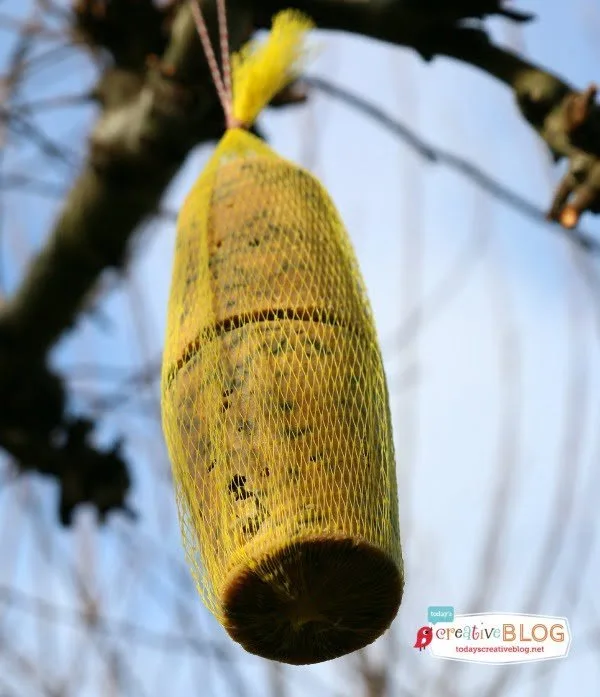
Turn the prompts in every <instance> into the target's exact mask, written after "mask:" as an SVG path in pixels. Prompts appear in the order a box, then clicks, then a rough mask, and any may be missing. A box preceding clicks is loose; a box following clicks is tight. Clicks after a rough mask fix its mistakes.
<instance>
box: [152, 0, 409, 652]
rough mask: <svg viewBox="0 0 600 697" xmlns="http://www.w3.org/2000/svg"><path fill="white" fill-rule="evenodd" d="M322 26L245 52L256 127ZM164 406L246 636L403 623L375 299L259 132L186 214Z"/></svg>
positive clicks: (313, 638) (317, 187) (179, 483)
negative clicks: (307, 37) (307, 36)
mask: <svg viewBox="0 0 600 697" xmlns="http://www.w3.org/2000/svg"><path fill="white" fill-rule="evenodd" d="M309 26H310V25H309V23H308V21H307V20H306V19H304V18H303V17H302V16H300V15H298V14H296V13H293V12H286V13H283V14H282V15H279V16H278V17H277V18H276V21H275V23H274V26H273V30H272V33H271V35H270V38H269V39H268V41H267V43H266V44H265V45H263V46H262V47H261V48H256V47H255V46H252V47H251V48H250V49H247V50H246V51H245V53H244V54H243V55H242V57H241V59H240V58H237V59H236V61H235V62H234V71H233V89H234V102H233V107H234V108H233V113H234V116H235V117H236V118H237V119H238V120H239V121H240V122H242V123H246V124H249V123H251V122H252V121H253V120H254V118H255V117H256V115H257V113H258V112H259V110H260V109H261V108H262V107H263V106H264V105H265V104H266V103H267V102H268V101H269V100H270V99H271V98H272V96H273V95H274V94H275V92H277V91H278V90H279V89H281V88H282V87H283V85H284V84H285V83H286V82H288V81H290V80H291V79H293V78H294V77H295V76H296V74H297V71H298V69H299V61H300V59H301V58H302V55H303V37H304V33H305V31H306V30H307V29H308V28H309ZM162 415H163V427H164V432H165V436H166V441H167V445H168V450H169V454H170V458H171V461H172V465H173V473H174V480H175V488H176V496H177V502H178V507H179V516H180V523H181V529H182V534H183V541H184V546H185V550H186V553H187V558H188V561H189V564H190V566H191V569H192V573H193V575H194V578H195V580H196V583H197V586H198V589H199V592H200V594H201V596H202V598H203V600H204V602H205V603H206V605H207V606H208V608H209V609H210V610H211V611H212V612H213V613H214V614H215V616H216V617H217V618H218V620H219V621H220V622H221V623H222V624H223V626H224V627H225V628H226V630H227V631H228V633H229V634H230V635H231V637H233V639H235V640H236V641H238V642H239V643H240V644H242V645H243V646H244V647H245V648H246V649H247V650H248V651H250V652H252V653H255V654H258V655H260V656H263V657H266V658H271V659H276V660H280V661H284V662H288V663H295V664H302V663H315V662H318V661H323V660H327V659H331V658H335V657H337V656H341V655H343V654H346V653H349V652H351V651H354V650H356V649H359V648H361V647H363V646H365V645H367V644H369V643H370V642H372V641H374V640H375V639H376V638H377V637H378V636H380V635H381V634H382V632H384V631H385V629H386V628H387V627H388V626H389V625H390V623H391V621H392V620H393V618H394V617H395V615H396V612H397V610H398V607H399V604H400V600H401V596H402V589H403V570H402V555H401V548H400V539H399V531H398V512H397V498H396V477H395V464H394V451H393V443H392V431H391V423H390V412H389V406H388V394H387V388H386V381H385V376H384V371H383V365H382V359H381V354H380V351H379V348H378V344H377V337H376V332H375V327H374V322H373V318H372V314H371V310H370V306H369V302H368V299H367V296H366V292H365V288H364V285H363V281H362V278H361V275H360V272H359V269H358V266H357V262H356V258H355V256H354V252H353V250H352V247H351V244H350V241H349V238H348V234H347V232H346V230H345V229H344V226H343V224H342V222H341V221H340V217H339V214H338V213H337V211H336V209H335V207H334V205H333V203H332V201H331V199H330V198H329V196H328V194H327V192H326V191H325V190H324V188H323V187H322V186H321V184H320V183H319V182H318V181H317V179H315V177H313V176H312V175H311V174H309V173H308V172H307V171H305V170H303V169H301V168H300V167H297V166H296V165H294V164H292V163H291V162H288V161H286V160H284V159H282V158H281V157H279V156H278V155H277V154H276V153H275V152H273V150H271V149H270V148H269V147H268V146H267V145H266V144H265V143H264V142H262V141H261V140H259V139H258V138H256V137H254V136H252V135H250V134H249V133H248V132H246V131H245V130H243V129H242V128H232V129H230V130H228V131H227V133H226V135H225V136H224V137H223V139H222V140H221V142H220V143H219V145H218V147H217V149H216V152H215V153H214V155H213V157H212V159H211V161H210V163H209V164H208V166H207V167H206V169H205V170H204V172H203V173H202V175H201V176H200V178H199V179H198V181H197V182H196V184H195V186H194V187H193V189H192V191H191V192H190V194H189V196H188V198H187V200H186V201H185V204H184V206H183V208H182V210H181V212H180V216H179V221H178V225H177V241H176V249H175V262H174V270H173V279H172V287H171V296H170V301H169V309H168V326H167V337H166V345H165V351H164V365H163V376H162Z"/></svg>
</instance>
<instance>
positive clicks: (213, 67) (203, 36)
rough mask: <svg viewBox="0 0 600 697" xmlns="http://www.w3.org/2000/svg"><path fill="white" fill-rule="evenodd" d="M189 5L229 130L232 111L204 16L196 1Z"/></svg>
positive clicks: (221, 0) (193, 0)
mask: <svg viewBox="0 0 600 697" xmlns="http://www.w3.org/2000/svg"><path fill="white" fill-rule="evenodd" d="M221 4H223V11H224V0H219V5H221ZM191 5H192V15H193V17H194V22H195V23H196V29H197V30H198V34H199V35H200V41H201V42H202V48H203V49H204V53H205V55H206V60H207V62H208V67H209V69H210V74H211V76H212V79H213V82H214V85H215V88H216V90H217V95H218V97H219V101H220V102H221V106H222V107H223V111H224V112H225V116H226V118H227V122H228V123H227V127H228V128H229V121H230V114H231V110H232V105H231V101H230V100H229V96H228V94H227V90H226V88H225V85H224V84H223V80H222V79H221V73H220V72H219V66H218V64H217V59H216V57H215V52H214V51H213V48H212V45H211V43H210V36H209V35H208V28H207V26H206V22H205V21H204V15H203V14H202V10H201V9H200V5H199V4H198V0H191ZM220 25H221V21H220V13H219V30H221V26H220ZM227 57H228V58H229V54H227Z"/></svg>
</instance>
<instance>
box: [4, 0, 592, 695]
mask: <svg viewBox="0 0 600 697" xmlns="http://www.w3.org/2000/svg"><path fill="white" fill-rule="evenodd" d="M519 8H520V9H523V10H531V11H533V12H539V17H538V18H537V20H536V21H534V22H532V23H529V24H526V25H523V26H516V25H514V24H510V23H509V22H507V21H503V20H500V19H496V20H492V21H488V22H487V23H486V24H487V26H488V28H489V29H490V31H491V33H492V36H493V38H494V39H495V40H496V41H497V42H498V43H500V44H501V45H505V46H508V47H512V48H514V49H515V50H517V51H519V52H520V53H521V54H522V55H525V56H526V57H529V58H531V59H532V60H533V61H534V62H535V63H537V64H540V65H542V66H544V67H546V68H548V69H550V70H551V71H552V72H554V73H556V74H558V75H561V76H562V77H563V78H564V79H565V80H567V81H569V82H570V83H572V84H574V85H576V86H578V87H579V88H583V87H585V86H586V85H587V84H588V83H589V82H591V81H593V80H594V79H595V78H596V79H597V78H598V72H597V70H595V66H598V65H599V64H600V48H598V42H597V36H598V32H599V31H600V6H599V5H598V4H597V2H595V0H573V2H571V3H543V4H542V3H536V2H533V0H520V2H519ZM69 13H70V3H69V2H67V0H53V1H51V2H50V1H42V0H39V1H36V0H21V1H18V0H4V1H0V75H1V76H2V77H3V81H2V83H1V86H0V89H1V90H2V95H1V96H0V107H1V109H2V112H1V114H0V293H1V297H4V298H8V297H10V296H11V294H12V293H13V292H14V291H15V289H16V288H17V287H18V286H19V283H20V281H21V280H22V278H23V276H24V273H25V272H26V269H27V268H28V265H29V264H30V262H31V261H32V259H34V258H35V256H36V255H37V254H38V252H39V250H40V249H41V248H42V247H43V245H44V242H45V240H46V239H47V237H48V235H49V232H50V230H51V229H52V225H53V222H54V220H55V219H56V217H57V215H58V213H59V211H60V207H61V204H62V201H63V199H64V197H65V195H66V193H67V192H68V190H69V188H70V186H71V184H72V182H73V180H74V178H75V176H76V175H77V173H78V172H79V170H80V169H81V167H82V164H83V162H84V160H85V157H86V151H87V139H88V135H89V132H90V128H91V127H92V125H93V123H94V121H95V119H96V118H97V111H98V107H97V106H96V105H94V104H93V103H90V102H89V100H88V99H86V98H85V95H86V94H87V93H88V92H89V90H90V88H91V87H92V86H93V85H94V83H95V81H96V79H97V77H98V74H99V71H100V70H101V69H102V64H101V61H100V59H99V58H98V56H97V55H94V54H92V53H91V52H90V51H87V50H86V49H85V48H84V47H82V46H77V45H75V44H74V43H73V41H71V39H70V37H69V34H68V28H69V23H70V14H69ZM317 38H318V43H319V45H320V51H319V53H318V55H317V57H316V59H315V61H314V62H313V63H312V64H311V65H310V66H309V68H308V71H307V73H308V75H310V76H311V77H313V78H319V79H323V80H326V81H328V83H330V84H333V85H336V86H339V87H342V88H345V89H347V90H350V91H351V92H353V93H354V94H356V95H360V97H361V98H362V99H364V100H366V101H367V102H368V103H370V104H371V105H372V106H375V107H376V108H377V109H379V110H381V111H382V112H383V113H385V114H387V115H388V116H389V117H390V118H391V119H393V120H396V121H397V122H398V123H400V124H403V125H404V126H405V127H406V128H407V129H409V131H410V132H411V133H412V134H413V135H415V136H418V137H419V138H421V139H422V140H424V141H425V142H426V143H428V144H429V145H430V146H431V147H434V148H438V149H440V151H443V152H444V153H446V154H448V155H452V156H455V157H456V158H459V159H464V160H465V161H466V162H468V163H471V164H472V165H473V166H474V167H476V168H478V170H480V173H483V174H484V175H487V176H488V177H490V178H492V179H493V180H494V181H495V182H496V183H497V184H498V186H499V187H500V189H501V190H502V191H505V190H508V191H509V192H513V193H514V194H515V195H516V196H520V197H521V198H522V199H523V201H520V202H519V200H517V199H515V198H514V197H513V198H512V199H511V198H510V197H509V196H505V195H502V191H500V193H499V190H491V189H490V187H489V186H487V187H486V186H484V185H482V178H481V177H478V176H473V175H472V173H471V174H468V173H467V174H466V175H465V173H464V169H463V171H460V169H459V168H457V167H456V166H453V164H452V163H453V160H452V158H449V159H446V160H444V159H442V160H440V161H438V162H437V163H432V162H429V161H427V160H425V159H424V158H423V157H422V156H421V155H420V154H419V152H418V151H417V150H416V149H415V148H414V147H413V146H411V144H410V143H408V142H407V141H406V139H403V138H401V137H400V136H399V135H398V132H397V131H396V132H395V133H394V132H393V131H392V130H390V129H389V128H386V127H385V125H383V124H382V122H381V119H377V118H374V117H373V115H372V114H371V115H370V116H369V115H368V114H365V113H363V112H361V111H360V110H359V109H357V108H356V106H355V105H354V106H353V105H351V104H348V103H347V102H345V101H344V100H341V99H339V98H337V97H335V96H334V95H332V94H330V93H328V92H327V91H326V90H324V89H322V88H320V87H319V86H318V85H319V83H317V84H316V85H315V86H313V87H312V88H310V92H309V99H308V101H307V102H306V103H305V104H302V105H296V106H291V107H287V108H285V109H279V110H268V111H267V112H265V113H264V115H263V116H262V117H261V119H260V127H261V129H262V132H263V134H264V135H265V136H266V138H267V139H268V141H269V143H270V144H271V145H272V146H273V147H274V148H275V149H276V150H277V151H278V152H279V153H280V154H282V155H284V156H286V157H288V158H291V159H292V160H294V161H296V162H298V163H300V164H302V165H303V166H305V167H307V168H309V169H310V170H311V171H312V172H314V173H315V174H316V175H318V176H319V177H320V178H321V180H322V181H323V183H324V184H325V186H326V187H327V188H328V190H329V192H330V193H331V195H332V197H333V199H334V201H335V202H336V204H337V206H338V208H339V210H340V212H341V215H342V217H343V219H344V221H345V223H346V225H347V227H348V230H349V232H350V235H351V237H352V240H353V243H354V245H355V249H356V252H357V255H358V258H359V261H360V264H361V268H362V272H363V275H364V278H365V281H366V285H367V287H368V290H369V293H370V298H371V302H372V305H373V309H374V313H375V318H376V322H377V328H378V332H379V336H380V341H381V346H382V350H383V355H384V359H385V365H386V371H387V376H388V382H389V388H390V396H391V402H392V404H391V406H392V413H393V419H394V429H395V433H394V437H395V443H396V451H397V470H398V482H399V506H400V517H401V532H402V540H403V549H404V556H405V565H406V589H405V595H404V600H403V603H402V606H401V609H400V612H399V614H398V616H397V619H396V621H395V622H394V624H393V626H392V628H391V630H390V631H389V632H388V633H386V635H384V636H383V637H382V638H381V639H380V640H378V641H377V642H376V643H375V644H374V645H372V646H371V647H369V648H368V649H366V650H364V651H361V652H358V653H355V654H352V655H350V656H346V657H344V658H341V659H338V660H335V661H332V662H329V663H325V664H321V665H316V666H310V667H291V666H284V665H280V664H276V663H271V662H269V661H266V660H262V659H259V658H256V657H253V656H251V655H249V654H247V653H245V652H244V651H243V650H242V649H241V648H240V647H238V646H237V645H236V644H234V643H233V642H232V641H231V640H230V639H229V638H228V637H227V635H226V633H225V632H224V630H223V629H222V628H221V627H220V626H219V625H218V624H217V623H216V621H215V620H214V619H213V618H212V616H211V615H210V614H209V613H208V612H207V611H206V610H205V609H204V607H203V605H202V604H201V601H200V599H199V597H198V595H197V592H196V590H195V588H194V585H193V583H192V580H191V576H190V574H189V572H188V570H187V567H186V564H185V561H184V557H183V550H182V546H181V541H180V533H179V528H178V521H177V517H176V508H175V502H174V495H173V487H172V482H171V473H170V465H169V461H168V457H167V454H166V450H165V445H164V441H163V437H162V433H161V424H160V394H159V380H160V361H161V350H162V345H163V338H164V329H165V316H166V302H167V297H168V291H169V282H170V272H171V262H172V256H173V247H174V236H175V215H176V212H177V210H178V208H179V207H180V206H181V204H182V201H183V200H184V198H185V196H186V194H187V192H188V190H189V188H190V187H191V185H192V184H193V182H194V181H195V179H196V177H197V176H198V175H199V173H200V172H201V170H202V167H203V164H204V163H205V162H206V160H207V158H208V157H209V155H210V153H211V151H212V148H213V144H210V143H209V144H206V145H203V146H201V147H198V148H196V149H194V150H193V151H192V152H191V154H190V155H189V157H188V158H187V160H186V162H185V166H184V167H183V168H182V169H181V170H180V171H179V172H178V174H177V176H176V177H175V179H174V180H173V182H172V184H171V185H170V187H169V189H168V193H167V195H166V196H165V198H164V200H163V201H162V204H161V210H160V212H158V213H157V214H156V216H154V217H152V218H151V219H149V220H148V221H147V222H146V223H145V224H144V226H143V229H141V230H140V231H139V232H138V234H137V236H136V238H135V242H134V246H133V248H132V252H131V254H130V261H129V263H128V264H127V266H126V268H125V269H124V270H123V271H122V272H119V273H116V272H107V273H105V274H104V275H103V277H102V281H101V283H100V285H99V287H98V289H97V292H95V294H94V298H93V302H91V303H89V304H88V305H87V306H86V309H85V312H84V313H83V314H82V315H81V317H80V319H79V321H78V323H77V325H76V327H75V328H74V330H73V331H71V332H69V333H68V334H67V335H65V337H64V339H63V340H61V342H60V343H59V344H58V345H57V346H56V347H55V349H54V350H53V352H52V354H51V359H52V365H53V366H54V367H55V368H56V370H57V371H58V372H59V374H60V375H62V376H64V377H65V379H66V380H67V384H68V394H69V410H71V411H72V412H73V413H81V414H85V415H88V416H90V417H92V418H93V419H94V420H95V422H96V424H97V427H96V429H95V431H94V442H95V443H96V444H98V446H103V447H111V446H112V444H114V443H115V442H118V441H122V443H123V454H124V456H125V457H126V460H127V463H128V465H129V467H130V470H131V476H132V487H131V490H130V493H129V497H128V505H129V506H130V507H131V508H132V509H134V510H135V511H136V512H137V519H135V520H133V519H131V517H130V516H127V515H125V514H123V513H122V512H119V511H115V512H112V513H110V514H109V515H108V516H107V519H106V521H104V523H101V522H100V521H99V519H98V515H97V512H96V511H95V510H94V509H93V508H92V507H90V506H85V505H82V506H79V507H78V508H77V509H76V511H75V514H74V518H73V522H72V525H71V526H70V527H64V526H61V524H60V523H59V521H58V517H57V512H56V511H57V502H58V496H59V492H58V486H57V483H56V482H55V481H54V480H53V479H52V478H48V477H44V476H42V475H40V474H38V473H35V472H32V473H27V474H23V473H21V472H19V470H18V468H17V467H16V465H15V463H14V462H13V461H12V460H11V459H10V458H8V457H5V456H1V457H0V695H1V696H2V697H12V696H13V695H19V697H29V696H32V697H33V696H34V695H35V696H37V695H48V696H50V695H52V696H53V697H70V696H71V695H77V696H78V697H96V696H101V695H102V696H107V697H109V696H110V697H121V696H127V697H144V696H148V697H152V696H157V695H164V694H169V695H172V696H173V697H181V696H184V695H194V694H202V695H207V696H209V695H210V697H218V696H220V695H228V696H230V697H233V696H236V697H238V696H239V697H245V696H247V697H253V696H255V695H265V696H273V697H293V696H295V695H319V696H321V695H322V696H323V697H329V696H331V697H333V696H334V695H335V696H337V695H344V696H352V697H354V696H356V697H363V696H364V697H383V696H385V697H404V696H406V697H442V696H444V697H446V696H447V697H471V696H473V697H475V696H476V697H504V696H506V697H508V696H509V695H510V697H522V696H523V697H524V696H526V695H527V696H529V695H531V696H537V695H545V696H547V697H551V696H555V695H556V696H562V695H567V694H578V695H580V696H581V697H592V696H593V695H597V694H600V601H599V600H598V595H597V588H598V584H597V579H598V575H599V574H600V535H599V533H600V517H599V516H598V514H597V512H598V509H599V507H600V431H599V430H598V423H599V422H600V268H599V266H598V262H597V260H596V259H595V258H594V256H593V255H591V254H590V253H586V252H585V251H584V250H582V249H581V248H580V247H578V246H576V245H574V244H573V243H572V242H571V241H570V240H569V239H568V235H565V234H563V233H561V231H560V229H559V228H557V227H556V226H554V225H552V224H549V223H546V222H545V221H544V220H543V218H542V216H539V215H537V214H536V213H535V210H536V209H540V210H543V209H547V207H548V205H549V203H550V200H551V197H552V190H553V188H554V186H555V184H556V182H557V180H558V178H559V175H560V173H561V171H562V170H561V168H560V166H559V167H555V166H554V164H553V163H552V161H551V159H550V157H549V155H548V153H547V150H546V148H545V146H544V144H543V143H542V142H541V141H540V140H539V139H538V137H537V135H536V134H535V132H534V131H533V130H532V129H531V128H530V127H529V126H528V125H527V124H526V123H525V121H524V120H523V119H522V117H521V116H520V114H519V113H518V111H517V108H516V106H515V104H514V100H513V96H512V93H511V91H510V90H509V89H507V88H506V87H505V86H503V85H502V84H500V83H499V82H497V81H495V80H494V79H493V78H491V77H489V76H488V75H486V74H484V73H482V72H478V71H476V70H475V69H473V68H470V67H468V66H466V65H463V64H459V63H457V62H455V61H451V60H447V59H442V58H439V59H436V60H434V61H433V62H432V63H425V62H424V61H423V60H422V59H421V58H420V57H419V56H418V55H417V54H416V53H415V52H414V51H412V50H409V49H405V48H401V47H393V46H389V45H386V44H384V43H381V42H377V41H373V40H370V39H366V38H361V37H358V36H350V35H343V34H339V33H332V32H318V33H317ZM8 76H10V80H9V79H7V78H8ZM483 184H485V181H483ZM528 206H529V207H528ZM581 227H582V228H585V230H586V231H587V232H589V233H590V234H591V235H592V236H600V221H599V220H598V219H593V217H592V216H589V215H585V216H584V217H583V220H582V224H581ZM557 233H558V234H557ZM435 604H440V605H453V606H454V607H455V611H456V613H457V614H464V613H475V612H488V611H498V612H522V613H540V614H548V615H559V616H564V617H567V618H568V620H569V622H570V627H571V632H572V637H573V638H572V644H571V650H570V654H569V656H568V657H567V658H566V659H563V660H555V661H546V662H540V663H530V664H520V665H519V664H517V665H513V666H489V665H473V664H464V663H459V662H454V661H444V660H439V659H435V658H434V657H432V656H431V655H429V654H428V652H423V653H421V652H418V651H415V649H414V648H413V644H414V640H415V633H416V630H417V628H418V627H420V626H422V625H423V624H426V622H427V607H428V606H429V605H435Z"/></svg>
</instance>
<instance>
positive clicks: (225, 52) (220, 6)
mask: <svg viewBox="0 0 600 697" xmlns="http://www.w3.org/2000/svg"><path fill="white" fill-rule="evenodd" d="M217 12H218V18H219V38H220V40H221V64H222V65H223V83H224V87H225V93H226V94H227V99H228V101H229V104H230V105H233V93H232V90H231V59H230V58H229V31H228V29H227V12H226V10H225V0H217Z"/></svg>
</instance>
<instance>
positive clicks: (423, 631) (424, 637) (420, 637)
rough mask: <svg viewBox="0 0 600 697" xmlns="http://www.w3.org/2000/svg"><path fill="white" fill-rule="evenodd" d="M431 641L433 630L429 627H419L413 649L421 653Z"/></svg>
mask: <svg viewBox="0 0 600 697" xmlns="http://www.w3.org/2000/svg"><path fill="white" fill-rule="evenodd" d="M432 639H433V629H432V628H431V627H421V628H420V629H419V630H418V631H417V640H416V641H415V646H414V648H415V649H419V651H422V650H423V649H424V648H426V647H427V646H429V644H431V640H432Z"/></svg>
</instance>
